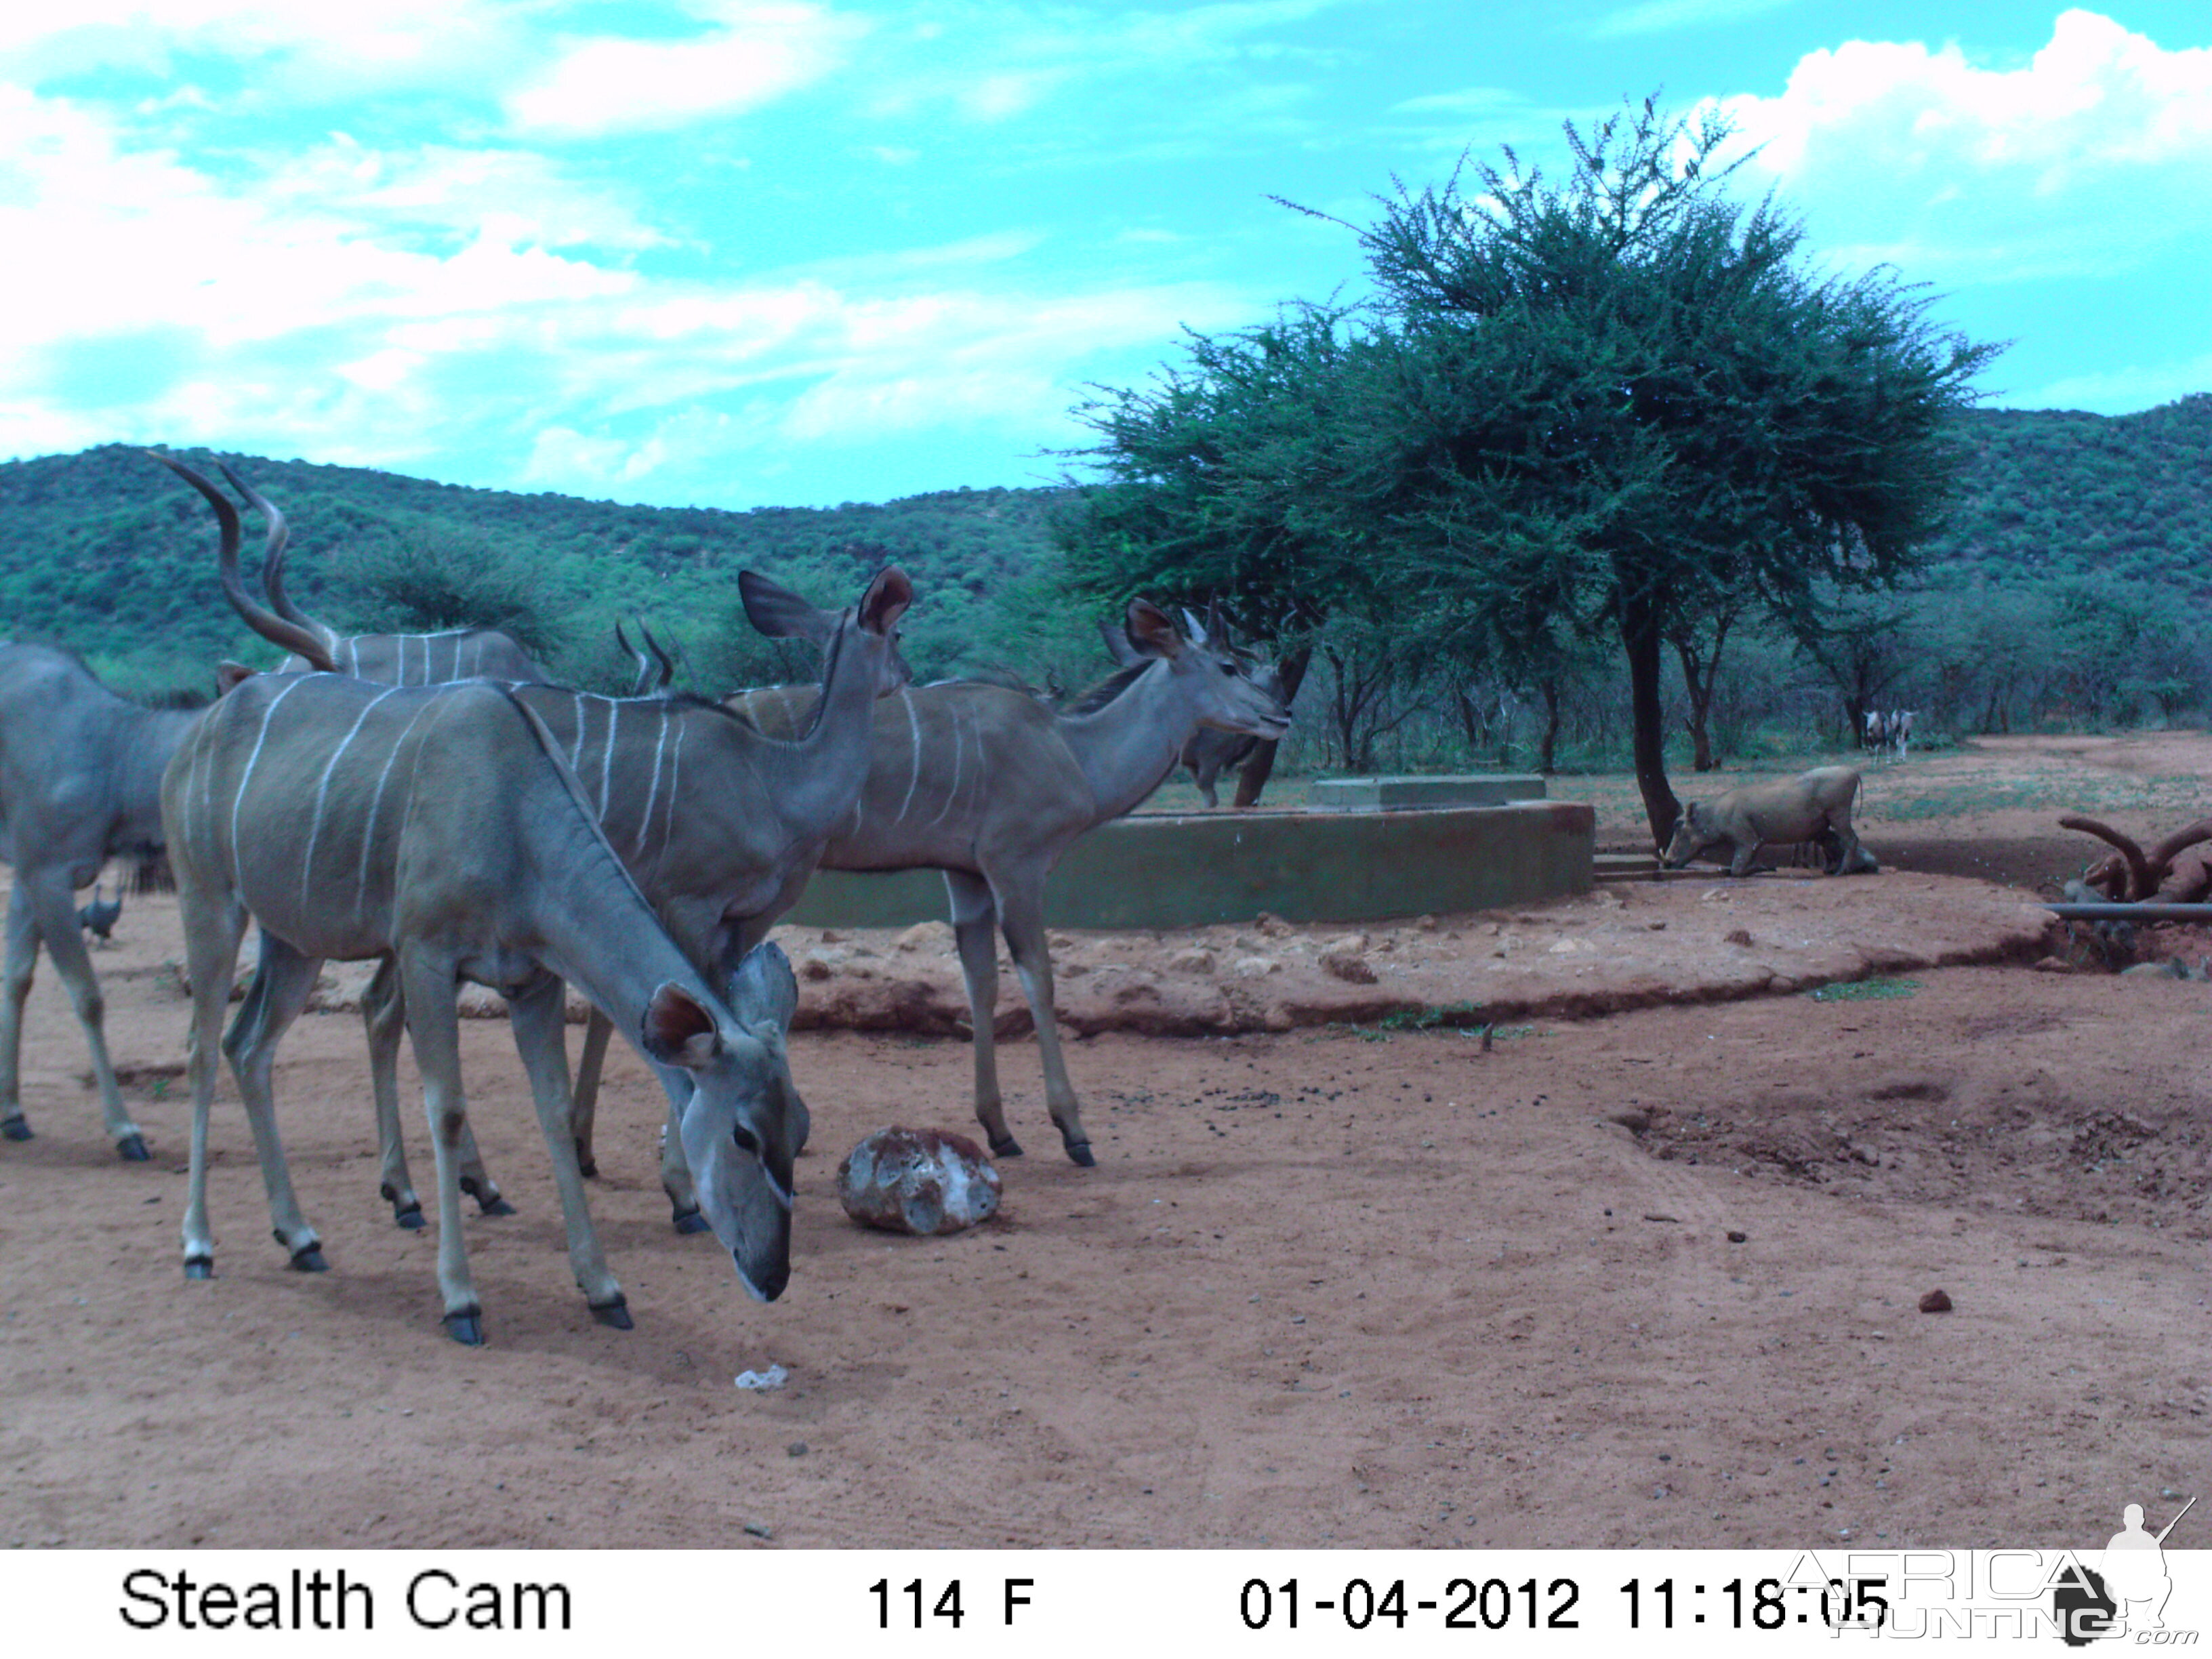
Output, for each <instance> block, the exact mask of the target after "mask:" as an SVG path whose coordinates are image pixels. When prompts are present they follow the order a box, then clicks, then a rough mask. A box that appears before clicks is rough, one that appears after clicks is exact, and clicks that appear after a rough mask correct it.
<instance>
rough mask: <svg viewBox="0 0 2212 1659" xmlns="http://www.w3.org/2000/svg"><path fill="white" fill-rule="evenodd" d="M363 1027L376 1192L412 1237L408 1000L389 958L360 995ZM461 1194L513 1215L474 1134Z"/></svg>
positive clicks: (417, 1203) (468, 1135)
mask: <svg viewBox="0 0 2212 1659" xmlns="http://www.w3.org/2000/svg"><path fill="white" fill-rule="evenodd" d="M361 1018H362V1024H364V1025H365V1026H367V1027H368V1086H369V1092H370V1094H371V1095H372V1096H373V1097H374V1099H375V1102H376V1144H377V1146H378V1149H379V1150H380V1152H381V1153H382V1154H383V1164H384V1169H383V1176H382V1180H381V1182H380V1186H379V1188H378V1190H379V1191H380V1193H381V1194H383V1196H384V1199H385V1201H386V1202H387V1203H388V1204H390V1205H391V1206H392V1220H393V1222H395V1223H396V1224H397V1225H399V1226H402V1227H404V1228H406V1229H408V1230H409V1231H414V1230H416V1229H417V1228H419V1227H421V1226H422V1200H421V1199H420V1198H418V1197H416V1193H415V1182H414V1180H413V1177H412V1176H410V1173H409V1171H408V1168H407V1146H406V1140H405V1138H404V1136H403V1135H402V1134H401V1133H400V1131H399V1038H400V1034H401V1033H402V1032H403V1031H404V1030H406V1028H407V1000H406V999H405V998H404V997H403V996H401V995H400V994H399V964H398V961H397V960H396V959H395V958H393V957H385V958H384V960H383V961H381V962H380V963H378V964H377V967H376V973H375V975H374V976H373V977H372V978H371V979H370V980H369V981H368V989H367V990H366V991H364V992H363V993H362V999H361ZM461 1190H462V1191H463V1192H465V1193H466V1194H469V1196H470V1197H471V1198H473V1199H475V1200H476V1201H477V1211H478V1212H479V1213H481V1214H483V1215H513V1213H514V1206H513V1205H512V1204H510V1203H508V1202H507V1200H505V1199H503V1198H501V1196H500V1195H499V1187H498V1185H497V1183H496V1182H494V1181H493V1180H492V1178H491V1176H489V1175H488V1174H487V1173H485V1170H484V1166H483V1158H482V1157H481V1156H479V1155H478V1153H477V1137H476V1131H475V1130H473V1129H471V1128H469V1127H465V1126H464V1127H463V1128H462V1130H461Z"/></svg>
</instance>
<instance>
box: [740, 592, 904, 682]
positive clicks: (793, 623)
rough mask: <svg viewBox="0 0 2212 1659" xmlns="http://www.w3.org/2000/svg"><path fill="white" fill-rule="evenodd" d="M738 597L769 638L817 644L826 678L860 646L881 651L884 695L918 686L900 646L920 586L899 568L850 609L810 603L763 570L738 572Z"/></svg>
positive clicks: (878, 667)
mask: <svg viewBox="0 0 2212 1659" xmlns="http://www.w3.org/2000/svg"><path fill="white" fill-rule="evenodd" d="M738 598H740V599H743V600H744V606H745V616H746V617H747V619H748V620H750V622H751V623H752V625H753V626H754V627H755V628H757V629H760V631H761V632H762V633H763V634H765V635H768V637H769V638H770V639H772V640H811V641H814V642H815V643H816V644H817V645H818V646H820V647H822V660H823V679H824V680H827V679H828V678H829V663H830V662H831V660H832V659H834V658H835V656H836V653H837V652H839V651H840V650H842V649H843V648H845V647H847V646H848V645H854V646H857V647H859V648H860V649H862V650H865V651H868V652H871V653H875V654H874V660H875V663H876V695H877V696H879V697H887V696H890V694H891V693H892V692H894V691H896V690H899V689H900V688H901V687H902V686H906V685H911V684H913V683H914V671H912V670H911V669H909V668H908V666H907V665H906V659H905V658H904V657H902V656H901V655H900V654H899V648H898V641H899V626H898V624H899V618H900V617H903V616H904V615H906V609H907V607H908V605H912V604H913V603H914V584H913V583H912V582H910V581H908V580H907V578H906V572H904V571H903V570H901V569H900V568H898V567H897V566H896V565H895V564H894V565H886V566H884V568H883V569H881V570H879V571H878V572H877V573H876V579H875V580H873V581H872V582H870V583H869V584H868V589H867V592H865V593H863V594H861V595H860V603H859V604H858V605H854V606H853V607H852V608H851V609H850V610H848V611H824V610H822V609H821V608H820V607H819V606H817V605H809V604H807V602H806V601H805V599H800V598H799V595H798V594H796V593H794V592H792V591H791V590H790V589H789V588H787V587H784V586H780V585H779V584H777V583H775V582H772V581H770V580H769V579H768V578H767V577H765V576H763V575H762V574H760V573H759V572H758V571H757V570H741V571H739V572H738Z"/></svg>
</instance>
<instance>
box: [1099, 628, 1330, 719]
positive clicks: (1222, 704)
mask: <svg viewBox="0 0 2212 1659" xmlns="http://www.w3.org/2000/svg"><path fill="white" fill-rule="evenodd" d="M1183 617H1184V620H1185V621H1186V622H1187V623H1188V624H1189V629H1190V631H1189V633H1188V635H1185V634H1183V633H1181V632H1179V631H1177V629H1176V625H1175V623H1174V621H1173V620H1172V619H1171V618H1170V617H1169V616H1168V613H1167V612H1166V611H1163V610H1161V609H1160V608H1159V606H1158V605H1154V604H1152V602H1151V601H1150V600H1148V599H1132V600H1130V601H1129V611H1128V617H1127V623H1126V625H1125V627H1124V628H1123V630H1122V632H1123V635H1124V637H1125V639H1126V640H1127V645H1128V648H1129V651H1130V653H1132V655H1133V658H1134V659H1137V660H1143V659H1151V660H1152V661H1155V662H1158V663H1161V664H1163V665H1165V667H1166V669H1167V672H1168V675H1169V678H1170V682H1171V683H1172V684H1174V685H1175V687H1176V690H1178V691H1179V692H1180V693H1181V694H1182V696H1184V697H1185V698H1186V699H1188V703H1189V707H1190V709H1191V718H1192V723H1193V724H1194V725H1197V726H1212V728H1213V729H1214V730H1216V731H1218V732H1248V733H1249V734H1250V735H1251V736H1253V737H1255V738H1262V739H1265V740H1267V741H1269V742H1273V740H1274V739H1276V738H1279V737H1281V736H1282V735H1283V733H1284V732H1287V731H1289V730H1290V729H1291V711H1290V709H1289V708H1286V707H1285V705H1284V702H1283V693H1282V684H1281V681H1280V680H1279V678H1277V677H1276V674H1275V671H1274V669H1273V666H1272V665H1268V664H1264V663H1261V662H1260V661H1258V660H1257V659H1255V658H1254V657H1253V656H1252V655H1251V654H1250V653H1249V652H1243V651H1239V650H1237V649H1236V648H1235V647H1233V646H1231V644H1230V642H1229V635H1228V630H1227V629H1226V628H1225V627H1224V626H1223V624H1222V623H1221V620H1220V617H1219V615H1218V612H1217V613H1215V614H1214V618H1213V625H1212V628H1211V629H1209V628H1208V627H1207V626H1206V623H1202V622H1200V620H1199V619H1198V618H1197V617H1194V616H1192V615H1191V614H1190V613H1189V612H1188V611H1185V612H1184V613H1183ZM1109 643H1110V641H1109Z"/></svg>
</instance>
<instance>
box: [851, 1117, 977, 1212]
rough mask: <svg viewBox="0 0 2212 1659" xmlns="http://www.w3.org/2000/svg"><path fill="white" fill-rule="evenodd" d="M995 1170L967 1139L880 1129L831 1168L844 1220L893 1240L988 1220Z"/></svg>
mask: <svg viewBox="0 0 2212 1659" xmlns="http://www.w3.org/2000/svg"><path fill="white" fill-rule="evenodd" d="M999 1188H1000V1183H999V1171H998V1170H997V1169H996V1168H995V1167H994V1165H993V1164H992V1163H991V1160H990V1159H989V1158H987V1157H986V1156H985V1155H984V1152H983V1149H982V1148H981V1147H980V1146H977V1145H976V1144H975V1142H974V1141H972V1140H970V1139H968V1138H967V1137H966V1136H965V1135H956V1134H950V1133H945V1132H944V1131H943V1130H939V1129H878V1130H877V1131H876V1132H875V1133H873V1134H872V1135H869V1136H867V1137H866V1139H863V1140H862V1141H861V1142H860V1145H859V1146H855V1147H854V1148H853V1150H852V1151H851V1152H848V1153H847V1154H846V1155H845V1160H844V1162H843V1163H842V1164H839V1165H838V1166H837V1198H838V1201H839V1202H840V1203H842V1204H843V1205H844V1206H845V1213H846V1214H847V1215H848V1216H850V1217H852V1218H853V1219H854V1220H855V1221H858V1222H860V1223H862V1224H863V1225H866V1226H870V1227H881V1228H884V1229H885V1230H887V1231H891V1232H899V1233H919V1234H923V1235H927V1234H932V1233H956V1232H959V1231H962V1230H963V1229H964V1228H968V1227H972V1226H974V1225H975V1224H976V1223H977V1222H979V1221H981V1220H984V1219H986V1218H988V1217H990V1216H991V1215H993V1214H994V1213H995V1212H997V1210H998V1207H999Z"/></svg>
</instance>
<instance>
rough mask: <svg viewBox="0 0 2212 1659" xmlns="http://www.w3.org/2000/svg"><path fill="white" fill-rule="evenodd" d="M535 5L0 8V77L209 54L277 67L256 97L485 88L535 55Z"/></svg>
mask: <svg viewBox="0 0 2212 1659" xmlns="http://www.w3.org/2000/svg"><path fill="white" fill-rule="evenodd" d="M530 14H531V9H529V8H524V7H516V6H513V5H502V4H500V3H497V0H347V3H346V4H344V5H343V6H310V5H302V4H300V3H298V0H70V4H69V5H68V6H67V7H66V8H62V7H37V6H29V5H17V6H9V7H5V8H0V76H5V77H6V78H7V79H9V80H10V81H13V82H15V83H17V84H18V85H21V86H25V87H39V86H43V85H46V84H48V83H50V82H52V81H54V80H56V79H58V78H61V77H64V76H74V75H82V74H84V73H87V72H88V71H91V70H102V69H107V70H137V71H139V72H141V73H145V74H149V75H155V76H162V77H165V78H177V77H181V76H184V75H185V74H186V73H187V72H188V71H189V70H190V68H191V66H192V65H193V64H195V63H197V62H198V61H199V60H202V59H217V58H220V59H226V60H230V61H233V62H237V63H247V64H264V65H270V66H271V67H272V69H273V72H268V73H264V74H260V75H258V76H256V77H255V78H254V80H253V83H252V101H254V102H256V103H259V104H264V105H281V104H293V103H314V102H318V101H321V100H327V99H332V98H343V97H350V96H354V95H357V94H361V93H363V92H368V91H373V90H374V91H391V90H394V89H399V88H445V89H453V90H470V89H477V88H482V87H483V84H484V82H485V81H486V79H487V77H494V78H495V77H497V76H500V75H501V74H502V73H506V74H513V73H515V72H517V70H520V69H522V68H525V67H526V66H528V65H529V64H532V62H534V60H535V55H536V54H535V51H534V49H533V47H532V44H531V38H532V27H531V15H530Z"/></svg>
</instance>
